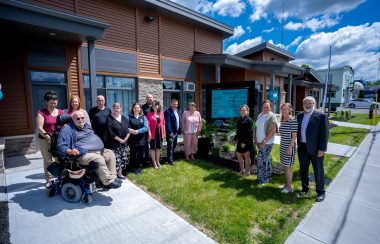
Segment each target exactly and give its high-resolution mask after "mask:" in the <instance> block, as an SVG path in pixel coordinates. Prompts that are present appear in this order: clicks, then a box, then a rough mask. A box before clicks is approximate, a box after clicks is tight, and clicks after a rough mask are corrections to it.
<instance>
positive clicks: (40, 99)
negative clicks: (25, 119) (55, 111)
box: [32, 85, 67, 125]
mask: <svg viewBox="0 0 380 244" xmlns="http://www.w3.org/2000/svg"><path fill="white" fill-rule="evenodd" d="M48 91H54V92H55V93H56V94H57V96H58V108H61V109H64V108H67V92H66V86H62V85H32V112H33V116H34V118H35V117H36V116H37V112H38V110H40V109H41V108H45V107H46V102H45V101H44V96H45V93H46V92H48ZM35 123H36V122H35V120H33V124H34V125H35Z"/></svg>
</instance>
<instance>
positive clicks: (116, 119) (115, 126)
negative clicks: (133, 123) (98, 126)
mask: <svg viewBox="0 0 380 244" xmlns="http://www.w3.org/2000/svg"><path fill="white" fill-rule="evenodd" d="M112 110H113V111H112V114H111V115H110V116H108V117H107V122H106V125H107V145H106V148H109V149H111V150H112V151H113V152H114V153H115V156H116V172H117V177H118V178H120V179H125V177H124V176H123V170H125V168H126V167H127V164H128V149H127V141H128V138H129V128H128V127H129V122H128V118H126V117H124V116H123V115H121V106H120V104H119V103H114V104H113V106H112Z"/></svg>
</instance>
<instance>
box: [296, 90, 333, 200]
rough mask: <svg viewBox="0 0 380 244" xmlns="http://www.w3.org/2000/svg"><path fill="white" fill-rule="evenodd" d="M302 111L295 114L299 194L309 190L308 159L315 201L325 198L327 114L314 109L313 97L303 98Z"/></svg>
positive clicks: (301, 194)
mask: <svg viewBox="0 0 380 244" xmlns="http://www.w3.org/2000/svg"><path fill="white" fill-rule="evenodd" d="M303 109H304V112H302V113H300V114H298V115H297V122H298V133H297V142H298V159H299V161H300V176H301V181H302V190H301V191H300V192H299V195H300V196H304V195H306V194H307V193H308V191H309V166H310V161H311V164H312V166H313V170H314V177H315V184H316V191H317V198H316V201H317V202H322V201H323V200H324V199H325V190H324V186H325V172H324V167H323V159H324V154H325V152H326V150H327V141H328V137H329V126H328V120H327V116H326V115H325V114H324V113H321V112H318V111H316V110H315V99H314V97H311V96H308V97H305V98H304V99H303Z"/></svg>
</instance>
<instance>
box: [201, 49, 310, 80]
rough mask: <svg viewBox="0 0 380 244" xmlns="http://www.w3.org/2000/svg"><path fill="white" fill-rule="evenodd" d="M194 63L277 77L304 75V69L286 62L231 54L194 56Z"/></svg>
mask: <svg viewBox="0 0 380 244" xmlns="http://www.w3.org/2000/svg"><path fill="white" fill-rule="evenodd" d="M194 62H195V63H198V64H214V65H215V64H218V65H220V66H227V67H234V68H242V69H249V70H255V71H260V72H265V73H274V74H276V75H288V74H292V75H298V76H299V75H302V74H303V71H304V69H303V68H301V67H299V66H297V65H294V64H290V63H286V62H263V61H252V60H249V59H245V58H240V57H237V56H234V55H230V54H194Z"/></svg>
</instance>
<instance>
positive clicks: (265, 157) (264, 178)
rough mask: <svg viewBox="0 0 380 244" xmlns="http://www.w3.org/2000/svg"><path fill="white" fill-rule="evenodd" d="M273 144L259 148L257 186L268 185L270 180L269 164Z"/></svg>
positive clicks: (270, 170)
mask: <svg viewBox="0 0 380 244" xmlns="http://www.w3.org/2000/svg"><path fill="white" fill-rule="evenodd" d="M272 146H273V144H265V146H264V147H259V153H258V155H257V168H258V169H257V180H258V181H259V184H264V183H269V182H270V181H271V179H272V165H271V162H270V152H271V151H272Z"/></svg>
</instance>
